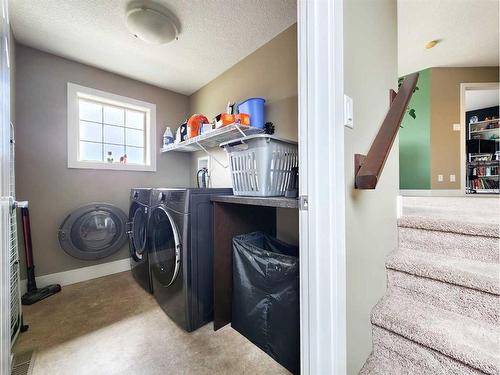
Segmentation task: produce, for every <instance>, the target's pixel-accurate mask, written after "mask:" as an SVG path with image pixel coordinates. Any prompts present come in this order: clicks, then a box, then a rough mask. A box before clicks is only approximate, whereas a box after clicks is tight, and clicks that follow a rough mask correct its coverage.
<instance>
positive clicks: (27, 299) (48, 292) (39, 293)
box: [21, 284, 61, 305]
mask: <svg viewBox="0 0 500 375" xmlns="http://www.w3.org/2000/svg"><path fill="white" fill-rule="evenodd" d="M60 291H61V285H59V284H52V285H48V286H46V287H43V288H40V289H38V288H36V289H35V290H32V291H30V292H26V293H24V294H23V296H22V297H21V302H22V304H23V305H33V304H34V303H36V302H38V301H41V300H42V299H45V298H47V297H50V296H52V295H54V294H56V293H59V292H60Z"/></svg>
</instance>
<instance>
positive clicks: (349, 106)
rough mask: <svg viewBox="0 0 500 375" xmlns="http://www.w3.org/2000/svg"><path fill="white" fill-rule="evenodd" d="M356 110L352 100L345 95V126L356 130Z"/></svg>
mask: <svg viewBox="0 0 500 375" xmlns="http://www.w3.org/2000/svg"><path fill="white" fill-rule="evenodd" d="M353 117H354V110H353V103H352V98H351V97H350V96H347V95H346V94H344V126H347V127H348V128H351V129H353V128H354V118H353Z"/></svg>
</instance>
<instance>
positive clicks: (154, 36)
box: [127, 7, 179, 44]
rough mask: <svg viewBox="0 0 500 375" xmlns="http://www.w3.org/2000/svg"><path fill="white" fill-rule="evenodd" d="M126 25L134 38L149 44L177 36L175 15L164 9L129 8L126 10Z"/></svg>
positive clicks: (167, 41)
mask: <svg viewBox="0 0 500 375" xmlns="http://www.w3.org/2000/svg"><path fill="white" fill-rule="evenodd" d="M127 27H128V29H129V31H130V32H131V33H132V34H133V35H134V36H135V37H136V38H138V39H141V40H143V41H145V42H147V43H150V44H165V43H169V42H171V41H172V40H174V39H175V40H177V39H178V36H179V24H178V22H177V21H176V18H175V16H174V15H173V14H171V13H170V12H168V11H167V10H166V9H165V10H163V11H158V10H154V9H150V8H146V7H138V8H134V9H131V10H129V11H128V12H127Z"/></svg>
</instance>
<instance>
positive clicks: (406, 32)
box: [398, 0, 499, 76]
mask: <svg viewBox="0 0 500 375" xmlns="http://www.w3.org/2000/svg"><path fill="white" fill-rule="evenodd" d="M498 12H499V1H498V0H398V55H399V58H398V60H399V61H398V63H399V75H400V76H403V75H406V74H408V73H413V72H415V71H419V70H422V69H426V68H430V67H444V66H446V67H467V66H469V67H470V66H498V54H499V44H498V43H499V28H498V27H499V22H498V21H499V13H498ZM434 39H440V40H441V42H440V43H439V44H438V45H437V46H436V47H434V48H433V49H430V50H426V49H425V48H424V46H425V44H426V43H427V42H429V41H431V40H434Z"/></svg>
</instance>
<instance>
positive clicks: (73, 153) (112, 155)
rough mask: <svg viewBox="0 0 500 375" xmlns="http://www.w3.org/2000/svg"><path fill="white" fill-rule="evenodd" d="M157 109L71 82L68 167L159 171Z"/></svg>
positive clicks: (151, 105) (144, 103)
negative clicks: (157, 158) (157, 159)
mask: <svg viewBox="0 0 500 375" xmlns="http://www.w3.org/2000/svg"><path fill="white" fill-rule="evenodd" d="M155 123H156V106H155V105H154V104H151V103H147V102H143V101H140V100H136V99H132V98H127V97H124V96H120V95H115V94H110V93H107V92H104V91H99V90H95V89H91V88H88V87H84V86H80V85H76V84H73V83H68V167H69V168H90V169H117V170H132V171H156V147H155V145H156V142H155V134H156V126H155Z"/></svg>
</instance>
